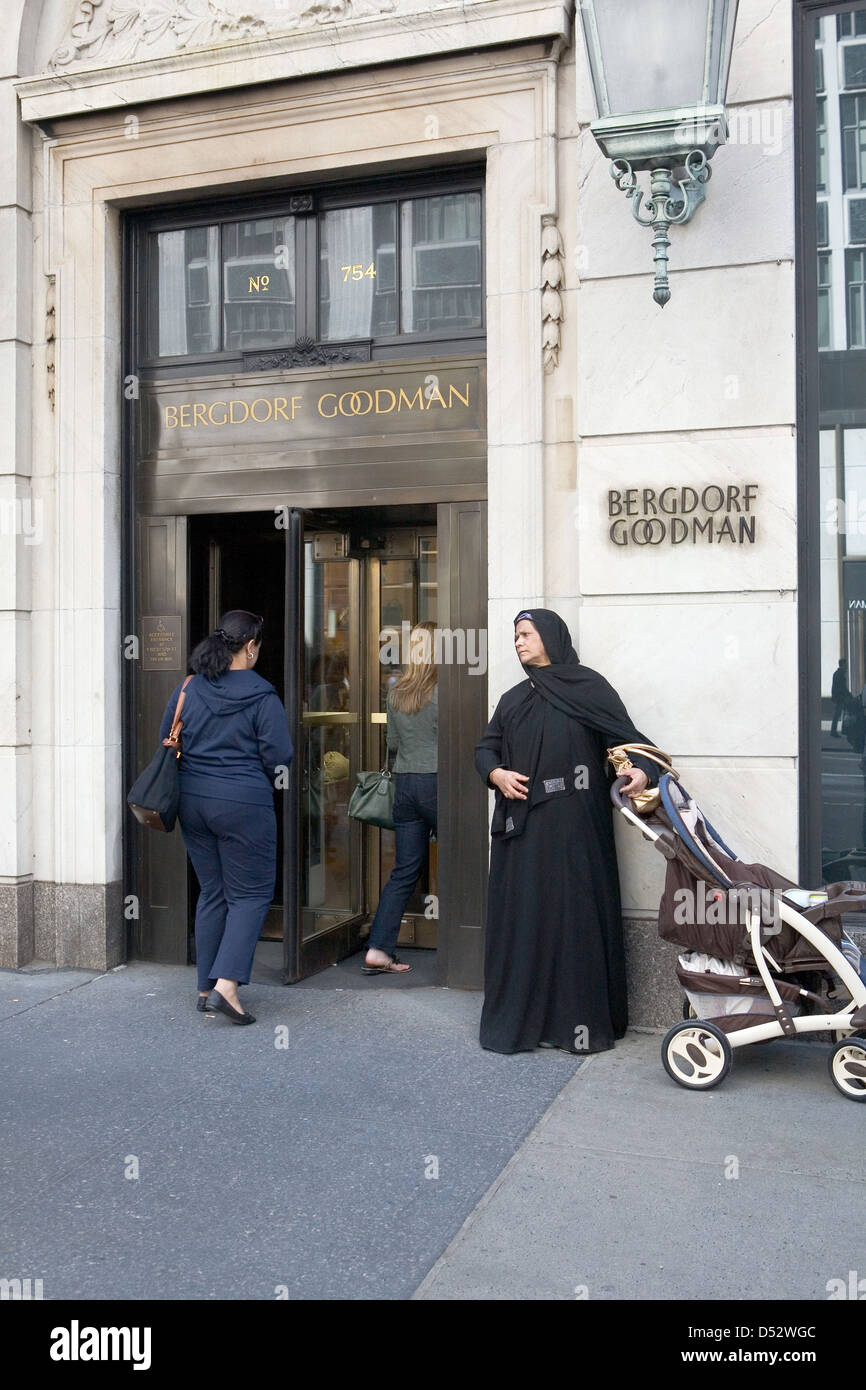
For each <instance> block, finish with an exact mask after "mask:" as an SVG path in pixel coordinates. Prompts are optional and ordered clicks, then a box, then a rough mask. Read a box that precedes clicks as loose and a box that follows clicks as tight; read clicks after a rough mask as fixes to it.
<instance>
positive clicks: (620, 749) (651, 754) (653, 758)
mask: <svg viewBox="0 0 866 1390" xmlns="http://www.w3.org/2000/svg"><path fill="white" fill-rule="evenodd" d="M607 752H608V758H610V759H611V761H613V759H612V754H614V753H638V754H640V756H641V757H642V758H649V760H650V762H653V763H658V765H659V767H661V768H664V770H665V772H672V773H673V774H674V776H676V769H675V768H674V766H673V763H672V762H671V761H670V758H669V757H668V754H667V753H663V752H662V750H661V749H660V748H656V747H655V745H654V744H652V743H618V744H617V745H616V747H615V748H609V749H608V750H607Z"/></svg>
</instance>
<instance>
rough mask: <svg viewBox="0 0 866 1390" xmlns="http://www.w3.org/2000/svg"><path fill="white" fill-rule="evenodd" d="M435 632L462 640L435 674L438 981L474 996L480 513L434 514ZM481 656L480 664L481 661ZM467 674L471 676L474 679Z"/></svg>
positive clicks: (480, 955) (478, 506)
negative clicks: (461, 648) (460, 656)
mask: <svg viewBox="0 0 866 1390" xmlns="http://www.w3.org/2000/svg"><path fill="white" fill-rule="evenodd" d="M437 530H438V537H439V625H440V627H441V628H442V629H443V632H447V631H449V630H450V631H457V632H459V633H463V640H465V642H466V652H467V656H469V655H470V654H473V655H474V657H475V658H476V659H475V661H474V663H473V664H470V662H469V661H468V660H467V661H465V662H460V661H451V662H449V661H443V664H442V666H441V667H440V671H439V831H440V835H439V838H440V843H441V844H442V845H443V846H447V853H443V854H442V855H440V861H439V962H438V971H439V981H440V983H441V984H446V985H448V986H450V987H452V988H456V989H480V988H481V986H482V980H483V972H484V930H483V928H484V918H485V913H486V908H487V864H488V851H487V802H488V793H487V791H486V789H485V787H484V784H483V782H482V781H481V778H480V777H478V776H477V775H476V773H475V769H474V753H475V745H476V743H477V742H478V739H479V738H480V736H481V734H482V733H483V732H484V729H485V727H486V725H487V662H486V652H487V506H486V503H484V502H455V503H453V504H442V505H440V506H439V508H438V528H437ZM482 652H483V654H484V660H483V663H482V661H481V660H480V657H481V653H482ZM473 666H474V671H473Z"/></svg>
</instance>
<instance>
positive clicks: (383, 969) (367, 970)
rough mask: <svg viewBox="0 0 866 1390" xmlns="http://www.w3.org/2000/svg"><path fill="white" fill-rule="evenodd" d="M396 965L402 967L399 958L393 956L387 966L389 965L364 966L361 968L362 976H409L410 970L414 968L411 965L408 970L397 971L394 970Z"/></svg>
mask: <svg viewBox="0 0 866 1390" xmlns="http://www.w3.org/2000/svg"><path fill="white" fill-rule="evenodd" d="M395 965H402V961H401V960H400V958H399V956H392V957H391V959H390V960H389V961H388V964H387V965H362V966H361V974H362V975H408V974H409V970H411V969H412V967H411V965H410V966H409V969H408V970H395V969H394V966H395Z"/></svg>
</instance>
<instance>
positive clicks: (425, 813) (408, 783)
mask: <svg viewBox="0 0 866 1390" xmlns="http://www.w3.org/2000/svg"><path fill="white" fill-rule="evenodd" d="M394 782H395V787H394V835H395V838H396V841H397V853H396V857H395V862H394V871H393V873H392V874H391V877H390V878H389V879H388V882H387V883H386V884H385V887H384V888H383V889H382V896H381V897H380V899H379V906H378V908H377V909H376V916H375V917H374V918H373V925H372V926H371V928H370V939H369V941H368V942H367V949H368V950H370V949H371V948H373V949H375V950H377V951H384V952H385V953H386V955H389V956H393V954H394V947H395V946H396V945H397V937H398V936H399V935H400V918H401V917H402V916H403V913H404V912H405V910H406V904H407V903H408V901H409V899H410V898H411V896H412V890H413V889H414V887H415V884H416V883H417V882H418V875H419V874H420V872H421V870H422V869H423V867H424V860H425V859H426V858H427V847H428V844H429V842H430V831H431V830H432V831H433V832H434V834H435V832H436V773H435V772H398V773H395V775H394Z"/></svg>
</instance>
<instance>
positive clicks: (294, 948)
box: [188, 504, 438, 976]
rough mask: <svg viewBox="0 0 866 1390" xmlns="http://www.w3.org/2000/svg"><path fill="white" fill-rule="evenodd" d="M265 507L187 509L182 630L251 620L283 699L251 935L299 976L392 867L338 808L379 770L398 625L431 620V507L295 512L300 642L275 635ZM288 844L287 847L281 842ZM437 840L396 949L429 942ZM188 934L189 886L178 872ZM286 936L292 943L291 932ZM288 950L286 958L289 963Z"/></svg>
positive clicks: (356, 937) (279, 570) (362, 925)
mask: <svg viewBox="0 0 866 1390" xmlns="http://www.w3.org/2000/svg"><path fill="white" fill-rule="evenodd" d="M281 519H282V518H281V517H280V515H279V513H277V514H274V513H268V512H266V513H256V512H253V513H250V512H247V513H240V514H233V515H218V516H201V517H191V518H189V522H188V544H189V573H190V633H191V638H192V640H193V641H195V635H196V634H197V633H204V632H209V631H211V630H212V629H213V628H214V627H215V626H216V625H217V623H218V621H219V616H220V614H221V613H224V612H226V611H227V610H229V609H231V608H246V609H250V610H253V611H256V612H260V613H261V614H262V616H263V617H264V640H263V644H262V651H261V655H260V657H259V663H258V669H259V671H260V673H261V675H262V676H264V678H265V679H266V680H268V681H270V682H271V684H272V685H274V686H275V687H276V689H277V691H278V692H279V694H280V697H281V699H283V701H284V703H285V704H286V707H287V709H291V708H292V707H293V706H296V708H297V711H298V714H299V718H298V719H297V721H296V729H295V734H296V737H295V764H294V779H295V781H296V783H297V790H296V819H297V832H298V833H297V837H295V836H293V835H291V834H290V831H289V827H288V826H286V825H283V823H282V822H283V819H284V804H285V798H284V797H283V796H278V797H277V807H278V816H279V817H280V825H279V827H278V842H279V846H280V860H279V863H278V871H277V891H276V894H275V899H274V903H273V905H272V908H271V912H270V914H269V916H268V920H267V922H266V925H265V928H264V931H263V933H262V936H263V938H264V939H267V940H271V941H281V942H283V943H284V946H285V951H284V966H285V969H286V971H287V973H288V974H289V975H290V976H295V975H299V976H303V975H306V974H309V973H311V971H312V970H315V969H319V968H321V966H322V965H323V964H324V963H329V962H330V960H332V959H339V958H340V956H342V955H345V954H347V953H348V952H350V951H352V950H355V949H358V947H359V946H360V945H361V944H362V941H363V938H364V937H365V936H366V934H367V931H368V926H369V922H370V920H371V919H372V916H373V914H374V913H375V910H376V906H377V904H378V901H379V895H380V893H381V890H382V888H383V887H384V885H385V883H386V882H387V879H388V876H389V874H390V873H391V870H392V868H393V866H394V853H395V839H394V832H393V831H389V830H377V829H376V828H375V827H372V826H363V825H361V824H360V822H358V821H355V820H352V819H351V818H350V817H349V815H348V803H349V797H350V795H351V792H352V789H353V787H354V785H355V778H356V775H357V773H358V772H359V771H361V770H362V769H369V768H378V767H382V766H384V764H385V753H386V747H385V745H386V714H385V701H386V697H387V693H388V689H389V687H390V685H392V684H393V682H394V680H395V679H396V678H397V676H398V675H399V673H400V669H401V658H402V656H403V654H404V648H405V646H406V644H407V640H408V632H409V631H410V630H411V628H412V626H413V625H414V624H415V623H417V622H421V621H424V620H425V619H429V620H431V621H433V622H436V621H437V619H438V553H437V539H436V507H435V505H431V504H425V505H419V506H416V507H414V508H408V507H392V508H382V509H377V510H374V509H364V511H363V512H361V510H360V509H358V508H352V509H346V510H343V511H340V510H329V511H308V512H304V513H303V514H302V515H300V516H299V518H298V520H299V522H300V528H299V529H300V535H299V537H298V540H299V545H298V549H299V552H300V554H299V558H300V559H301V571H302V572H301V574H300V576H299V578H300V581H301V582H300V586H299V588H300V592H299V594H298V615H299V618H300V629H301V631H300V634H299V636H300V641H292V640H291V637H290V638H289V644H290V646H291V649H292V650H293V651H295V652H297V654H298V658H299V659H298V660H297V661H296V662H292V661H288V662H287V659H286V657H287V633H286V616H287V615H286V611H285V609H286V568H287V542H290V541H291V535H290V528H288V527H287V526H279V525H278V524H277V525H275V522H276V523H279V522H280V520H281ZM289 838H291V839H292V840H295V839H296V843H297V847H298V853H297V856H295V855H292V854H291V852H290V850H289V848H288V846H287V843H286V842H287V839H289ZM284 859H289V860H292V861H294V863H295V866H296V867H295V872H296V873H297V884H296V885H294V887H295V890H296V894H297V900H298V901H297V908H298V915H299V922H298V923H297V929H296V924H295V923H294V922H289V921H288V920H287V919H288V912H287V909H288V908H289V907H290V902H291V899H292V898H293V897H294V896H295V894H293V893H291V892H290V893H284V892H283V887H284V883H285V878H286V874H285V873H284V862H283V861H284ZM437 864H438V842H437V841H436V840H432V841H431V852H430V858H429V866H428V869H427V870H426V871H425V873H424V875H423V876H422V879H421V880H420V881H419V884H418V886H417V888H416V891H415V894H414V895H413V898H412V900H411V901H410V903H409V904H408V906H407V909H406V912H405V913H404V917H403V922H402V926H401V931H400V937H399V944H401V945H404V946H405V945H412V946H419V947H426V948H435V946H436V944H437V911H436V906H437V900H438V893H437V879H436V870H437ZM189 888H190V890H191V891H190V895H189V900H190V911H189V930H190V932H191V930H192V920H193V917H194V906H195V896H196V886H195V882H194V878H192V877H191V878H190V882H189ZM295 937H297V939H294V938H295ZM293 958H296V959H293Z"/></svg>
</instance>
